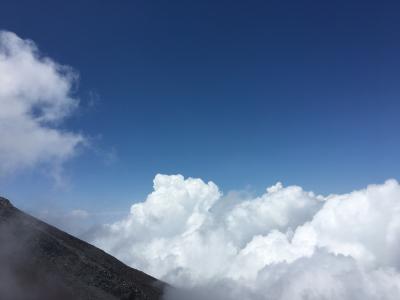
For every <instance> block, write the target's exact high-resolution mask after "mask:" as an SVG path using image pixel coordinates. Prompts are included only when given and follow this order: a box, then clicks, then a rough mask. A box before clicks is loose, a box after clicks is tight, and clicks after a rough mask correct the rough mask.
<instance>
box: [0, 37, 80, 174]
mask: <svg viewBox="0 0 400 300" xmlns="http://www.w3.org/2000/svg"><path fill="white" fill-rule="evenodd" d="M75 80H76V74H75V73H74V72H73V71H72V70H71V69H70V68H69V67H66V66H62V65H59V64H57V63H56V62H54V61H53V60H51V59H50V58H48V57H42V56H41V55H40V53H39V51H38V49H37V47H36V46H35V44H34V43H33V42H32V41H30V40H23V39H21V38H19V37H18V36H17V35H15V34H14V33H12V32H6V31H0V175H5V174H9V173H11V172H14V171H16V170H20V169H24V168H29V167H33V166H35V165H38V164H42V163H45V164H51V165H53V166H56V167H59V166H60V165H61V163H62V162H64V161H65V160H66V159H68V158H70V157H71V156H73V155H74V154H75V152H76V149H77V147H78V145H80V144H82V143H83V142H84V137H83V136H82V135H80V134H76V133H72V132H68V131H65V130H62V129H60V128H59V125H60V123H61V122H62V121H63V120H64V118H65V117H67V116H69V115H70V114H71V113H72V112H73V111H74V109H76V107H77V105H78V100H77V99H75V98H73V97H72V96H71V89H72V87H73V84H74V81H75Z"/></svg>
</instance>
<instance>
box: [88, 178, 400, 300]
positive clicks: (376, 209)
mask: <svg viewBox="0 0 400 300" xmlns="http://www.w3.org/2000/svg"><path fill="white" fill-rule="evenodd" d="M92 242H93V243H94V244H95V245H97V246H99V247H100V248H102V249H104V250H106V251H107V252H109V253H111V254H113V255H115V256H116V257H117V258H119V259H121V260H122V261H124V262H125V263H127V264H129V265H130V266H132V267H135V268H139V269H141V270H143V271H144V272H147V273H149V274H151V275H153V276H155V277H157V278H160V279H162V280H165V281H167V282H168V283H170V284H172V285H173V286H175V287H178V289H170V291H169V292H168V293H167V295H166V298H167V299H232V300H233V299H249V300H250V299H251V300H253V299H293V300H295V299H309V300H311V299H349V300H350V299H400V273H399V270H400V255H399V244H400V185H399V183H398V182H397V181H396V180H388V181H386V182H385V183H383V184H379V185H369V186H368V187H366V188H365V189H362V190H357V191H353V192H351V193H348V194H341V195H329V196H321V195H316V194H314V193H313V192H308V191H304V190H303V189H302V188H301V187H299V186H288V187H284V186H283V185H282V184H281V183H277V184H276V185H274V186H271V187H269V188H267V189H266V191H265V193H264V194H262V195H260V196H259V197H255V198H252V197H249V196H243V195H240V194H238V195H236V196H235V195H234V196H232V195H227V196H223V195H222V193H221V191H220V190H219V188H218V186H217V185H215V184H214V183H213V182H208V183H206V182H204V181H202V180H201V179H195V178H186V179H185V178H184V177H183V176H181V175H172V176H168V175H160V174H159V175H157V176H156V177H155V178H154V190H153V192H152V193H150V194H149V195H148V196H147V198H146V199H145V200H144V201H143V202H140V203H135V204H133V205H132V207H131V210H130V213H129V215H128V216H127V217H125V218H124V219H122V220H120V221H118V222H116V223H113V224H109V225H105V226H103V227H102V228H101V229H100V230H98V231H97V232H96V234H95V235H94V237H93V238H92Z"/></svg>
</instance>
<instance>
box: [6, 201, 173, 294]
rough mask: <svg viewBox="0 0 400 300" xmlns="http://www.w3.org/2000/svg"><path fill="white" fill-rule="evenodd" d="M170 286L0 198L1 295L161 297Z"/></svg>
mask: <svg viewBox="0 0 400 300" xmlns="http://www.w3.org/2000/svg"><path fill="white" fill-rule="evenodd" d="M165 286H166V285H165V284H164V283H163V282H161V281H158V280H157V279H155V278H153V277H151V276H149V275H146V274H145V273H143V272H140V271H138V270H135V269H132V268H130V267H128V266H126V265H124V264H123V263H122V262H120V261H118V260H117V259H116V258H114V257H112V256H111V255H108V254H107V253H105V252H104V251H102V250H100V249H98V248H96V247H94V246H92V245H90V244H88V243H86V242H84V241H82V240H79V239H77V238H75V237H73V236H71V235H69V234H67V233H65V232H63V231H61V230H59V229H57V228H55V227H53V226H50V225H48V224H46V223H44V222H42V221H40V220H37V219H35V218H34V217H32V216H30V215H28V214H26V213H24V212H22V211H20V210H18V209H17V208H15V207H14V206H13V205H12V204H11V203H10V201H8V200H7V199H5V198H1V197H0V299H2V300H39V299H40V300H46V299H57V300H64V299H77V300H79V299H99V300H116V299H127V300H128V299H138V300H142V299H143V300H144V299H147V300H158V299H161V297H162V291H163V289H164V288H165Z"/></svg>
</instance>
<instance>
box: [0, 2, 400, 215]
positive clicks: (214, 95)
mask: <svg viewBox="0 0 400 300" xmlns="http://www.w3.org/2000/svg"><path fill="white" fill-rule="evenodd" d="M82 2H83V1H40V2H39V1H37V2H35V3H33V1H18V0H13V1H4V0H3V1H1V3H0V7H1V8H0V28H1V29H3V30H8V31H11V32H14V33H16V34H17V35H18V36H20V37H21V38H23V39H26V38H28V39H31V40H32V41H34V42H35V43H36V44H37V46H38V47H39V49H40V51H41V53H43V54H44V55H45V56H49V57H51V58H52V59H54V60H55V61H57V62H59V63H61V64H65V65H69V66H71V67H73V68H74V69H75V70H76V71H77V72H79V74H80V79H79V86H78V87H77V89H76V94H75V95H76V97H77V98H79V99H80V101H81V102H80V107H79V109H78V111H77V112H76V113H75V114H74V115H72V116H71V117H70V118H69V119H68V120H67V121H66V123H63V125H62V128H63V129H65V130H69V131H73V132H81V133H82V134H84V135H85V136H87V137H88V138H89V139H90V141H91V146H90V147H88V148H86V149H81V151H80V153H79V155H77V156H76V157H75V158H73V159H71V160H69V161H68V162H66V163H65V164H64V165H63V168H64V175H63V176H64V177H65V180H66V181H67V185H66V186H65V187H63V188H59V187H55V185H54V180H53V179H52V178H51V177H49V176H46V175H45V174H44V173H45V172H44V170H43V169H40V168H39V169H33V170H27V171H23V172H18V173H17V174H15V175H13V176H10V177H9V178H5V179H2V182H1V183H0V188H1V193H2V194H4V195H6V196H8V197H9V198H11V199H12V200H14V202H15V203H16V204H18V205H19V206H22V207H26V208H31V207H33V206H36V205H37V203H42V204H41V205H42V206H44V205H50V204H49V203H53V204H51V205H54V206H58V205H61V206H63V207H64V206H65V207H67V208H83V209H87V210H89V211H104V210H115V211H118V210H120V209H123V208H126V207H127V206H128V205H130V204H131V203H132V202H133V201H137V200H142V199H143V198H144V197H145V195H146V194H148V193H149V192H150V191H151V189H152V179H153V177H154V175H155V174H157V173H165V174H176V173H180V174H183V175H184V176H191V177H200V178H202V179H203V180H206V181H208V180H212V181H214V182H215V183H216V184H218V185H219V186H220V187H221V188H222V189H223V190H224V191H229V190H233V189H235V190H238V189H239V190H240V189H248V190H250V191H254V192H255V193H260V192H262V191H263V190H264V189H265V187H267V186H270V185H272V184H274V183H275V182H276V181H282V182H283V183H284V184H285V185H289V184H297V185H301V186H303V187H304V188H306V189H309V190H314V191H316V192H318V193H324V194H326V193H341V192H347V191H351V190H353V189H356V188H360V187H364V186H366V185H367V184H370V183H379V182H383V181H384V180H385V179H388V178H396V179H399V178H400V171H399V170H400V168H399V167H400V158H399V155H398V153H400V141H399V138H398V137H399V134H398V133H399V130H400V121H399V117H398V115H399V109H400V104H399V103H400V102H399V96H400V88H399V86H400V85H399V84H398V82H399V78H400V59H399V53H400V18H399V17H398V12H399V9H400V3H399V2H397V1H379V2H378V1H330V2H327V1H102V2H100V1H84V3H82ZM39 206H40V205H39Z"/></svg>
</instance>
